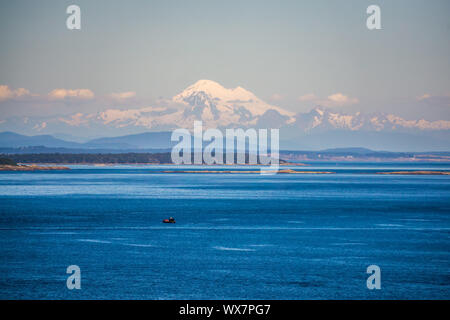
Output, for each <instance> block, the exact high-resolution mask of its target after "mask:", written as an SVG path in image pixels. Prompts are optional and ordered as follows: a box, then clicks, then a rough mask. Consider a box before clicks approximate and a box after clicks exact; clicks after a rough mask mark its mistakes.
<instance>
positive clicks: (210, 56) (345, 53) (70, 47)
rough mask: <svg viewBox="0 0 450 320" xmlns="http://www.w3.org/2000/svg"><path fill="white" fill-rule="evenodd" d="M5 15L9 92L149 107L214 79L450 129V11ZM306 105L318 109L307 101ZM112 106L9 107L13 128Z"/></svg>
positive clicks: (1, 18) (408, 5)
mask: <svg viewBox="0 0 450 320" xmlns="http://www.w3.org/2000/svg"><path fill="white" fill-rule="evenodd" d="M70 4H77V5H79V6H80V7H81V13H82V29H81V30H80V31H69V30H67V29H66V26H65V20H66V18H67V15H66V13H65V10H66V7H67V6H68V5H70ZM370 4H378V5H379V6H380V7H381V23H382V30H375V31H369V30H368V29H367V28H366V18H367V14H366V8H367V6H369V5H370ZM0 6H1V10H0V41H1V43H2V45H1V49H0V70H1V72H0V85H4V86H8V88H9V89H10V90H16V89H17V88H25V89H26V90H29V92H31V93H32V94H35V95H40V96H42V95H46V94H48V93H49V92H51V91H52V90H54V89H57V88H64V89H67V90H76V89H80V88H85V89H89V90H91V91H92V92H93V93H95V97H102V96H108V95H111V94H113V93H122V92H135V93H136V99H139V101H140V102H141V103H151V101H153V100H155V99H158V98H159V97H164V98H170V97H171V96H173V95H175V94H177V93H178V92H180V91H181V90H183V89H184V88H185V87H187V86H188V85H190V84H192V83H194V82H196V81H197V80H199V79H211V80H214V81H217V82H219V83H221V84H222V85H224V86H225V87H236V86H242V87H244V88H246V89H248V90H250V91H252V92H254V93H255V94H256V95H257V96H258V97H260V98H262V99H264V100H266V101H268V102H270V103H272V104H276V105H279V106H281V107H283V108H286V109H288V110H292V111H295V112H299V111H306V110H308V109H309V108H310V107H311V106H312V105H313V104H314V103H316V101H323V100H324V99H326V98H327V97H329V96H330V95H333V94H337V93H340V94H342V95H345V96H346V97H347V98H348V101H354V103H349V105H341V106H339V108H341V109H346V110H349V111H356V110H360V111H366V112H373V111H384V112H396V113H397V114H400V115H402V116H405V117H408V116H410V117H412V118H414V117H426V118H428V119H430V120H435V119H445V120H450V104H449V96H450V59H449V57H450V41H449V39H450V37H449V35H450V20H449V16H448V14H449V13H450V2H449V1H446V0H442V1H439V0H434V1H411V0H408V1H401V0H397V1H379V0H371V1H364V0H351V1H334V0H333V1H332V0H330V1H249V0H247V1H242V0H241V1H234V0H227V1H214V0H209V1H195V0H194V1H170V0H169V1H168V0H161V1H148V0H146V1H102V0H96V1H48V0H40V1H23V0H18V1H1V2H0ZM308 96H310V97H313V96H314V97H315V98H314V99H309V100H308V99H302V98H301V97H308ZM419 97H425V98H426V99H419ZM37 100H39V99H37ZM135 103H137V102H135ZM29 105H33V108H29ZM106 107H108V106H107V103H106V102H105V101H102V102H101V103H99V102H98V101H96V102H95V103H94V102H91V103H83V104H76V103H73V102H72V103H70V104H66V105H64V106H59V105H56V106H55V104H52V105H49V104H47V103H46V101H45V99H40V100H39V101H37V102H36V101H33V102H31V101H28V102H27V103H23V102H22V103H16V104H14V103H13V102H11V101H5V100H4V101H2V102H0V108H1V109H2V113H3V115H4V116H5V117H6V116H9V115H20V116H24V115H27V114H29V115H33V114H37V113H39V114H51V113H62V114H70V113H74V112H77V111H78V110H81V111H86V109H90V110H94V111H95V110H97V109H101V108H106ZM116 107H117V105H116ZM124 107H125V106H124Z"/></svg>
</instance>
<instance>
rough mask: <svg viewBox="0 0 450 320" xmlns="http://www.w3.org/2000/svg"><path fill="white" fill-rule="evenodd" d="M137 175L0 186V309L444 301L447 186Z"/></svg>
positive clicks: (32, 178)
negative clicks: (25, 304) (45, 304)
mask: <svg viewBox="0 0 450 320" xmlns="http://www.w3.org/2000/svg"><path fill="white" fill-rule="evenodd" d="M133 170H134V171H133ZM133 170H131V172H129V171H127V172H123V171H121V169H120V170H117V169H111V170H109V169H93V170H92V171H90V170H88V169H79V170H78V169H77V170H73V172H70V173H63V172H59V173H54V172H52V173H39V174H36V173H21V174H7V175H5V174H4V175H2V176H1V177H0V191H1V192H0V262H1V263H0V272H1V274H2V277H1V279H0V289H1V290H0V298H3V299H5V298H12V299H23V298H28V299H29V298H36V299H108V298H111V299H347V298H348V299H431V298H433V299H448V298H449V297H450V294H449V292H450V291H449V285H450V268H449V262H450V261H449V260H450V259H449V249H450V221H449V213H450V189H449V188H450V183H449V179H448V177H445V176H401V177H396V176H378V175H373V174H369V175H365V174H359V175H354V174H340V175H326V176H325V175H320V176H311V175H283V176H282V175H278V176H270V177H262V176H259V175H220V174H216V175H214V174H206V175H195V174H166V175H165V174H147V173H146V170H147V169H145V168H141V169H133ZM117 171H120V174H117ZM169 216H174V217H175V218H176V220H177V223H176V224H174V225H165V224H162V223H161V220H162V219H163V218H167V217H169ZM72 264H76V265H79V266H80V268H81V270H82V289H81V290H79V291H78V290H73V291H70V290H68V289H67V288H66V278H67V274H66V273H65V271H66V268H67V266H69V265H72ZM371 264H376V265H379V266H380V268H381V270H382V289H381V290H374V291H371V290H368V289H367V287H366V279H367V277H368V275H367V274H366V268H367V266H369V265H371Z"/></svg>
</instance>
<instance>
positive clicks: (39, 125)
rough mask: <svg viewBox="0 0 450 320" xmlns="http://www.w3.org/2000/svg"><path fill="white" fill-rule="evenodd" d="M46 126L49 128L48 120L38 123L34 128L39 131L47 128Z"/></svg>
mask: <svg viewBox="0 0 450 320" xmlns="http://www.w3.org/2000/svg"><path fill="white" fill-rule="evenodd" d="M45 128H47V122H45V121H44V122H42V123H40V124H36V125H35V126H34V127H33V129H34V130H37V131H41V130H43V129H45Z"/></svg>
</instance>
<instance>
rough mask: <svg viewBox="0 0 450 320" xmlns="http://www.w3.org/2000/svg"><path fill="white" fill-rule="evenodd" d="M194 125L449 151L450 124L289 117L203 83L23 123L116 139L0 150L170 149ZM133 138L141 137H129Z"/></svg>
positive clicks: (249, 96) (301, 140) (311, 141)
mask: <svg viewBox="0 0 450 320" xmlns="http://www.w3.org/2000/svg"><path fill="white" fill-rule="evenodd" d="M195 120H202V121H203V125H204V127H205V128H219V129H224V128H249V127H251V128H279V129H280V140H281V141H280V142H281V148H282V149H310V150H318V149H324V148H336V147H349V146H357V147H366V148H371V149H377V150H391V151H399V150H402V151H426V150H441V151H448V150H450V121H446V120H437V121H427V120H424V119H419V120H406V119H404V118H401V117H399V116H396V115H394V114H385V113H376V114H363V113H360V112H357V113H355V114H344V113H339V112H336V111H334V110H332V109H327V108H323V107H316V108H314V109H312V110H311V111H309V112H307V113H297V114H295V113H293V112H290V111H287V110H284V109H282V108H280V107H277V106H273V105H270V104H268V103H266V102H264V101H262V100H261V99H259V98H258V97H256V96H255V95H254V94H253V93H252V92H250V91H248V90H246V89H244V88H241V87H237V88H234V89H227V88H224V87H223V86H222V85H220V84H218V83H217V82H214V81H210V80H200V81H198V82H196V83H195V84H193V85H191V86H189V87H188V88H186V89H185V90H184V91H182V92H181V93H179V94H177V95H175V96H174V97H173V98H172V99H170V100H168V101H165V102H164V103H163V105H161V106H157V107H144V108H136V109H107V110H104V111H102V112H98V113H90V114H82V113H75V114H73V115H70V116H66V117H57V118H49V119H43V118H39V119H32V118H30V119H28V118H27V121H26V125H27V126H29V128H30V130H31V128H36V130H41V131H40V132H64V133H66V134H73V135H76V133H77V132H91V131H92V132H105V133H106V132H107V134H108V135H111V133H112V132H116V134H117V132H121V133H123V135H122V136H120V137H115V138H99V139H94V140H91V141H88V142H86V143H78V144H77V143H75V142H69V141H66V140H61V139H57V138H54V137H53V136H50V135H39V136H33V137H25V136H19V135H15V134H13V133H11V132H6V133H3V134H2V135H1V137H0V146H1V147H19V146H20V147H23V146H36V145H42V146H46V147H64V148H80V147H82V148H107V149H110V148H112V149H116V148H140V149H142V148H168V147H169V148H170V146H171V144H170V143H169V144H168V143H167V142H168V141H169V140H170V132H171V130H173V129H175V128H187V129H192V127H193V123H194V121H195ZM20 121H22V120H21V119H5V120H2V122H1V123H0V129H1V128H3V129H8V130H9V131H15V128H18V127H23V126H24V125H25V124H24V123H23V121H22V122H21V123H20V124H19V122H20ZM90 130H91V131H90ZM136 131H138V132H144V133H138V134H132V135H129V133H131V132H133V133H135V132H136Z"/></svg>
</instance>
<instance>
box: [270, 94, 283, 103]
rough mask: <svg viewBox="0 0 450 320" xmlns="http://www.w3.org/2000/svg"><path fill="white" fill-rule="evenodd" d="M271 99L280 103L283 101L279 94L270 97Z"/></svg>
mask: <svg viewBox="0 0 450 320" xmlns="http://www.w3.org/2000/svg"><path fill="white" fill-rule="evenodd" d="M269 99H270V100H272V101H280V100H283V96H282V95H281V94H279V93H274V94H273V95H271V96H270V98H269Z"/></svg>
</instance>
